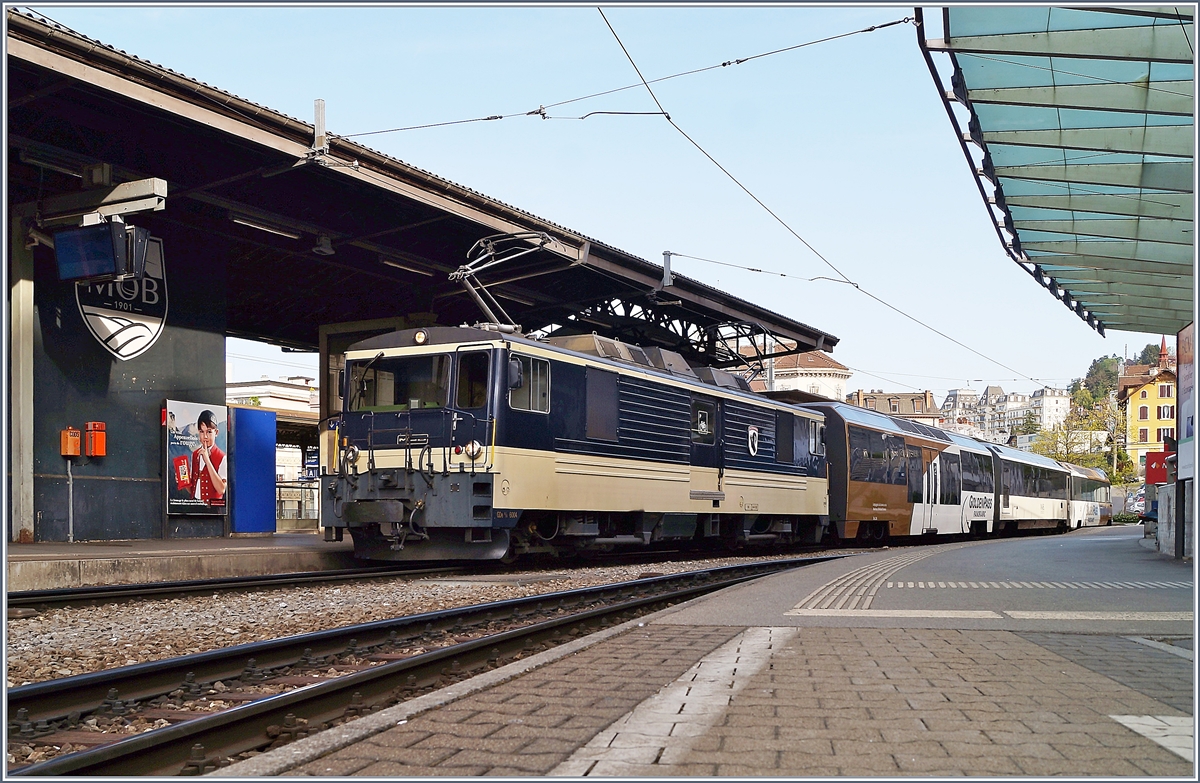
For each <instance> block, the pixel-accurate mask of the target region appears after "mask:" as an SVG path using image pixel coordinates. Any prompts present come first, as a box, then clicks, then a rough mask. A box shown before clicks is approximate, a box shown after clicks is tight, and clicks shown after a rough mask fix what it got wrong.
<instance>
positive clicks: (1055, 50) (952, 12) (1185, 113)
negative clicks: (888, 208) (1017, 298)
mask: <svg viewBox="0 0 1200 783" xmlns="http://www.w3.org/2000/svg"><path fill="white" fill-rule="evenodd" d="M1193 10H1194V6H1190V5H1188V6H1108V7H1104V8H1099V7H1096V8H1048V7H1036V6H1025V5H1012V6H1007V7H975V6H951V7H948V8H944V9H941V13H940V19H938V18H937V16H936V15H935V14H922V12H921V9H917V16H918V22H919V25H918V40H919V42H920V45H921V48H922V50H923V52H924V55H925V59H926V62H927V63H928V65H929V69H930V72H931V74H932V75H933V78H934V81H935V83H936V84H937V87H938V89H939V91H940V93H941V96H942V100H943V101H944V102H945V104H946V111H947V113H948V114H949V116H950V120H951V123H952V124H953V125H954V129H955V131H956V133H957V134H958V138H959V142H960V144H961V145H962V149H963V152H964V154H965V155H966V156H967V160H968V162H969V163H970V165H971V169H972V171H973V172H974V174H975V177H976V181H977V183H978V185H979V192H980V194H981V196H983V199H984V201H985V203H986V205H987V207H988V211H989V213H990V215H991V217H992V220H993V223H994V224H995V226H996V233H997V235H998V236H999V237H1000V241H1001V242H1002V243H1003V244H1004V247H1005V249H1006V251H1007V252H1008V254H1009V255H1010V256H1011V257H1012V259H1013V260H1014V261H1016V262H1017V263H1018V264H1020V265H1021V266H1022V268H1024V269H1025V271H1027V272H1028V273H1029V274H1030V275H1031V276H1033V277H1034V278H1035V279H1036V280H1037V282H1038V283H1039V284H1041V285H1042V286H1043V287H1044V288H1046V289H1047V290H1048V291H1049V292H1050V293H1051V294H1052V295H1054V296H1055V297H1056V298H1058V299H1059V300H1061V301H1062V302H1063V303H1064V304H1066V305H1067V307H1069V308H1071V309H1072V310H1074V311H1075V312H1076V313H1077V314H1078V315H1079V317H1080V318H1082V319H1084V320H1086V321H1087V323H1088V324H1090V325H1091V326H1092V327H1093V328H1095V329H1096V330H1097V331H1099V332H1100V333H1101V334H1104V330H1105V329H1106V328H1107V329H1121V330H1125V331H1131V332H1151V333H1176V332H1178V331H1179V330H1180V329H1182V328H1183V327H1184V326H1186V325H1187V324H1188V323H1190V322H1191V321H1192V320H1193V317H1192V312H1193V298H1192V286H1193V280H1192V278H1193V262H1194V256H1195V235H1194V233H1193V210H1194V196H1195V194H1194V187H1193V183H1194V178H1195V175H1194V169H1193V166H1194V158H1195V128H1194V122H1193V112H1194V85H1195V79H1194V59H1195V54H1194V49H1195V40H1196V38H1195V25H1194V20H1193ZM939 22H940V26H941V28H942V29H941V33H942V37H941V38H940V39H936V38H933V37H932V36H934V35H936V33H937V29H936V28H937V27H938V24H939ZM934 54H936V55H938V56H937V57H936V58H935V57H933V56H932V55H934ZM947 70H948V72H949V79H945V78H944V76H943V74H944V73H946V72H947ZM947 82H948V83H947ZM956 105H957V107H958V108H956ZM964 116H965V118H966V121H965V122H963V121H962V119H961V118H962V117H964Z"/></svg>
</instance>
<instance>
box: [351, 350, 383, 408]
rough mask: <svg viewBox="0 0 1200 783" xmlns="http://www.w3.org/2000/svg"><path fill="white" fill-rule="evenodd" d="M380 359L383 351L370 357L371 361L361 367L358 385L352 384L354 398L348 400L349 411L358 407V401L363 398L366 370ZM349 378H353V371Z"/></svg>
mask: <svg viewBox="0 0 1200 783" xmlns="http://www.w3.org/2000/svg"><path fill="white" fill-rule="evenodd" d="M382 358H383V351H380V352H379V353H377V354H375V355H374V356H372V357H371V361H369V362H367V363H366V364H365V365H363V368H362V375H360V376H359V378H358V383H355V384H354V396H353V397H351V398H350V410H354V409H355V407H356V406H357V405H358V402H359V400H361V399H362V398H363V395H365V394H366V393H367V370H369V369H371V366H372V365H374V364H375V362H377V361H379V360H380V359H382ZM350 377H351V379H353V378H354V375H353V371H351V376H350Z"/></svg>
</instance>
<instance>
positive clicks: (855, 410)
mask: <svg viewBox="0 0 1200 783" xmlns="http://www.w3.org/2000/svg"><path fill="white" fill-rule="evenodd" d="M800 407H802V408H815V409H817V410H821V411H826V412H830V413H834V414H836V415H838V416H840V417H842V418H843V419H845V420H846V421H847V422H848V423H852V424H861V425H862V426H864V427H871V428H873V429H877V430H883V431H885V432H890V433H893V434H895V435H916V436H918V437H922V438H927V439H929V440H940V441H942V442H943V443H951V442H952V441H951V439H950V433H948V432H945V431H944V430H940V429H938V428H937V427H930V426H929V425H928V424H921V423H920V422H917V421H909V420H908V419H897V418H895V417H892V416H888V415H887V414H885V413H880V412H879V411H873V410H871V409H870V408H860V407H858V406H857V405H850V404H849V403H845V402H811V403H806V404H804V405H801V406H800ZM972 445H974V444H972Z"/></svg>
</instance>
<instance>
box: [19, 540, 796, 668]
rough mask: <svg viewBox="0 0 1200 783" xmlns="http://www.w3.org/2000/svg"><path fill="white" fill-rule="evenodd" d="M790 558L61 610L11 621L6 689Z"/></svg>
mask: <svg viewBox="0 0 1200 783" xmlns="http://www.w3.org/2000/svg"><path fill="white" fill-rule="evenodd" d="M784 557H795V555H780V556H777V557H763V556H758V557H724V558H709V559H702V560H686V561H685V560H680V561H675V562H655V563H649V564H640V565H613V566H595V567H588V568H570V569H559V570H555V571H552V572H551V571H537V570H527V571H517V572H511V573H506V574H499V575H487V576H454V577H430V578H421V579H406V578H402V577H397V578H389V579H371V580H367V581H361V582H353V583H343V584H339V585H311V586H299V587H283V588H277V589H264V590H256V591H252V592H218V593H212V594H203V595H190V596H185V597H181V598H170V599H162V600H154V599H142V600H136V601H131V602H128V603H113V604H104V605H100V606H94V607H63V608H57V609H51V610H47V611H45V612H43V613H39V614H37V615H35V616H32V617H25V618H16V619H14V618H10V619H9V620H8V622H7V651H8V671H7V674H6V683H7V687H9V688H13V687H17V686H21V685H27V684H29V683H34V682H41V681H44V680H52V679H57V678H60V677H69V676H71V675H76V674H85V673H88V672H95V671H101V670H104V669H112V668H116V667H120V666H131V665H134V664H137V663H145V662H147V661H157V660H162V659H164V658H173V657H176V656H180V655H187V654H190V653H198V652H205V651H208V650H214V649H219V648H221V647H231V646H233V645H236V644H245V643H247V642H255V641H261V640H267V639H276V638H280V637H283V636H292V635H295V634H301V633H310V632H313V631H321V630H326V629H329V628H338V627H341V626H345V625H353V624H356V623H365V622H372V621H375V620H386V619H391V618H394V617H402V616H405V615H413V614H420V613H423V612H434V611H438V610H442V609H452V608H455V607H460V606H469V605H471V604H480V603H488V602H491V601H500V600H505V599H509V598H523V597H526V596H531V595H541V594H545V593H552V592H557V591H561V590H570V589H574V588H579V587H590V586H594V585H602V584H610V583H613V582H623V581H628V580H632V579H637V578H638V577H640V576H643V575H645V574H647V573H653V574H674V573H680V572H684V571H695V570H701V569H705V568H715V567H719V566H723V565H734V564H738V563H745V562H753V561H760V560H769V559H782V558H784Z"/></svg>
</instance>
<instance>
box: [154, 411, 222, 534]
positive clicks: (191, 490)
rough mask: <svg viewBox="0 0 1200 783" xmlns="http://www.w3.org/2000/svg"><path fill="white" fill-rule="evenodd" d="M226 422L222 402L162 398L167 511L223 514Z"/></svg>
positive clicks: (172, 512) (171, 512)
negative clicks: (203, 402)
mask: <svg viewBox="0 0 1200 783" xmlns="http://www.w3.org/2000/svg"><path fill="white" fill-rule="evenodd" d="M228 421H229V419H228V413H227V411H226V409H225V406H224V405H204V404H201V403H197V402H179V401H177V400H167V401H166V405H165V406H164V408H163V424H164V429H165V431H166V438H167V449H166V454H167V464H166V471H165V472H164V473H163V475H164V476H165V477H166V486H167V513H168V514H209V515H214V514H215V515H223V514H224V513H225V509H226V503H225V497H226V489H227V485H228V482H229V479H228V471H229V464H228V463H229V460H228V459H227V455H228V449H229V446H228V443H229V439H228V434H229V428H228Z"/></svg>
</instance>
